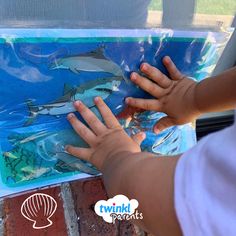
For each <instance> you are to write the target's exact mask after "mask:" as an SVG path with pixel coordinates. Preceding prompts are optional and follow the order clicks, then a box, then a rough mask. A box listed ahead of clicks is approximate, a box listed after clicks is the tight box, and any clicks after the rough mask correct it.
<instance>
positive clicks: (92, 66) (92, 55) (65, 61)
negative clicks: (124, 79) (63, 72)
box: [49, 47, 123, 76]
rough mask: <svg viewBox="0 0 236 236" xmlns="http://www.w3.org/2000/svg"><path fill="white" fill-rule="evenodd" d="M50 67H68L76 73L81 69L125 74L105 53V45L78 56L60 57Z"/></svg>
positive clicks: (53, 68)
mask: <svg viewBox="0 0 236 236" xmlns="http://www.w3.org/2000/svg"><path fill="white" fill-rule="evenodd" d="M49 69H51V70H55V69H68V70H70V71H72V72H73V73H76V74H79V73H80V72H81V71H85V72H108V73H111V74H113V75H115V76H123V72H122V69H121V68H120V66H119V65H118V64H116V63H115V62H113V61H112V60H110V59H109V58H108V57H106V56H105V55H104V47H99V48H97V49H96V50H94V51H90V52H86V53H82V54H79V55H77V56H68V57H62V58H58V59H56V60H55V61H54V62H53V63H52V64H51V65H50V67H49Z"/></svg>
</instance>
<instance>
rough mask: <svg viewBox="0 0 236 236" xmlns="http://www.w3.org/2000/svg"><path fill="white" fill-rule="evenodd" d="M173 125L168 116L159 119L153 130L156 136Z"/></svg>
mask: <svg viewBox="0 0 236 236" xmlns="http://www.w3.org/2000/svg"><path fill="white" fill-rule="evenodd" d="M173 125H175V123H174V122H173V120H172V119H171V118H170V117H169V116H165V117H163V118H161V119H160V120H159V121H158V122H157V123H156V124H155V126H154V128H153V130H154V133H156V134H158V133H160V132H161V131H163V130H164V129H167V128H169V127H171V126H173Z"/></svg>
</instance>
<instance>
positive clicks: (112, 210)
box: [95, 195, 143, 224]
mask: <svg viewBox="0 0 236 236" xmlns="http://www.w3.org/2000/svg"><path fill="white" fill-rule="evenodd" d="M138 205H139V204H138V201H137V200H135V199H132V200H129V199H128V198H127V197H126V196H124V195H116V196H115V197H114V198H110V199H108V200H107V201H105V200H101V201H98V202H97V203H96V204H95V212H96V214H97V215H99V216H101V217H102V218H103V220H105V221H106V222H107V223H113V224H114V223H115V221H116V220H131V219H136V220H137V219H140V220H141V219H143V215H142V213H139V212H138V210H136V209H137V207H138Z"/></svg>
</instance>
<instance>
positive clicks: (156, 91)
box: [130, 72, 165, 97]
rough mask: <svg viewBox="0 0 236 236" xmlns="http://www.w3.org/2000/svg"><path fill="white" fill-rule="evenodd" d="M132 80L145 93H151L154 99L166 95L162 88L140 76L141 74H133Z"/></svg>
mask: <svg viewBox="0 0 236 236" xmlns="http://www.w3.org/2000/svg"><path fill="white" fill-rule="evenodd" d="M130 79H131V80H132V81H133V82H134V83H135V84H136V85H138V86H139V87H140V88H141V89H143V90H144V91H146V92H148V93H150V94H151V95H152V96H154V97H161V96H162V95H163V94H164V92H165V91H164V89H163V88H161V87H160V86H159V85H158V84H156V83H153V82H152V81H150V80H149V79H147V78H145V77H143V76H140V75H139V74H137V73H135V72H133V73H132V74H131V77H130Z"/></svg>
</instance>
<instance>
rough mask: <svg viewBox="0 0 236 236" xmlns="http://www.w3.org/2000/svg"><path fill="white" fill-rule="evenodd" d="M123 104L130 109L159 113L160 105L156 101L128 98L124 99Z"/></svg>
mask: <svg viewBox="0 0 236 236" xmlns="http://www.w3.org/2000/svg"><path fill="white" fill-rule="evenodd" d="M125 102H126V103H127V104H128V105H129V106H132V107H137V108H141V109H144V110H148V111H161V103H160V102H159V101H158V100H156V99H143V98H131V97H128V98H126V99H125Z"/></svg>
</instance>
